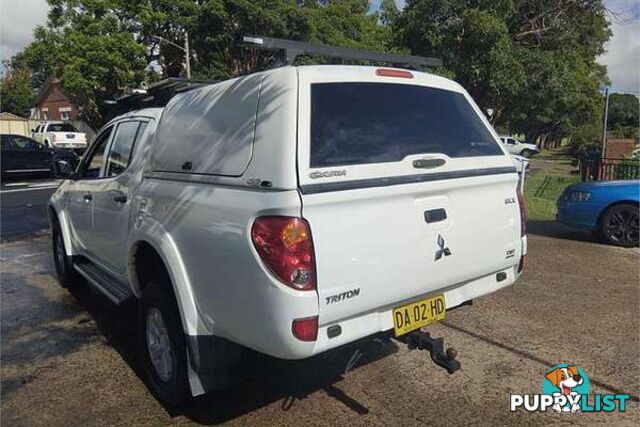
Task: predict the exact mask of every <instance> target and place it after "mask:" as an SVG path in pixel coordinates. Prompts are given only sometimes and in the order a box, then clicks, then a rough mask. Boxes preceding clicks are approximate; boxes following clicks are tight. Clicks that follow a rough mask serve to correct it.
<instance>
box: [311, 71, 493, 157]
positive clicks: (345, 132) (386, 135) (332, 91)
mask: <svg viewBox="0 0 640 427" xmlns="http://www.w3.org/2000/svg"><path fill="white" fill-rule="evenodd" d="M426 153H443V154H446V155H448V156H450V157H472V156H493V155H500V154H502V151H501V150H500V148H499V147H498V145H497V143H496V142H495V141H494V139H493V137H492V136H491V133H489V131H488V130H487V128H486V127H485V126H484V124H483V123H482V121H481V120H480V118H479V117H478V115H477V114H476V112H475V111H474V109H473V107H472V106H471V105H470V104H469V102H467V100H466V99H465V97H464V96H463V95H461V94H459V93H455V92H450V91H445V90H440V89H433V88H428V87H423V86H412V85H402V84H385V83H318V84H313V85H312V86H311V159H310V166H311V167H326V166H338V165H353V164H363V163H379V162H396V161H400V160H402V159H403V158H405V157H406V156H408V155H411V154H426Z"/></svg>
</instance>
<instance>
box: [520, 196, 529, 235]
mask: <svg viewBox="0 0 640 427" xmlns="http://www.w3.org/2000/svg"><path fill="white" fill-rule="evenodd" d="M518 206H520V236H522V237H524V236H525V235H526V234H527V207H526V206H525V203H524V195H523V194H522V192H521V191H519V190H518Z"/></svg>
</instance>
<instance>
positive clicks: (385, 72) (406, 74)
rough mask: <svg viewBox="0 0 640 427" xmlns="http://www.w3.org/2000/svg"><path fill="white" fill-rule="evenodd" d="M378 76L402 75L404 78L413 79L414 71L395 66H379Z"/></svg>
mask: <svg viewBox="0 0 640 427" xmlns="http://www.w3.org/2000/svg"><path fill="white" fill-rule="evenodd" d="M376 76H380V77H400V78H403V79H412V78H413V73H412V72H411V71H406V70H395V69H393V68H378V69H377V70H376Z"/></svg>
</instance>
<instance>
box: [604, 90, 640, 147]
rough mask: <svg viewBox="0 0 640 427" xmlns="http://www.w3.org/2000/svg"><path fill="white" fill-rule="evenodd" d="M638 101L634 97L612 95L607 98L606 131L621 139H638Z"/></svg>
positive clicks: (639, 101)
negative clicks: (607, 117)
mask: <svg viewBox="0 0 640 427" xmlns="http://www.w3.org/2000/svg"><path fill="white" fill-rule="evenodd" d="M639 103H640V100H639V99H638V97H637V96H635V95H630V94H621V93H614V94H611V96H610V97H609V119H608V124H607V129H608V130H612V131H613V133H614V135H615V136H617V137H622V138H638V127H639V121H640V117H639V109H640V105H639Z"/></svg>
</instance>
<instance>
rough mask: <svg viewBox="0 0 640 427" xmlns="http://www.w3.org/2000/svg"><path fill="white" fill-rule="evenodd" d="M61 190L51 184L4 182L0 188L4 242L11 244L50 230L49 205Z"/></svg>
mask: <svg viewBox="0 0 640 427" xmlns="http://www.w3.org/2000/svg"><path fill="white" fill-rule="evenodd" d="M57 187H58V182H57V181H55V180H52V179H48V180H19V181H11V182H3V183H2V185H1V186H0V239H1V240H2V242H8V241H13V240H17V239H20V238H24V237H27V236H33V235H35V234H37V233H39V232H42V231H43V230H46V229H48V228H49V220H48V218H47V203H48V202H49V197H51V194H53V192H54V191H55V189H56V188H57Z"/></svg>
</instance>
